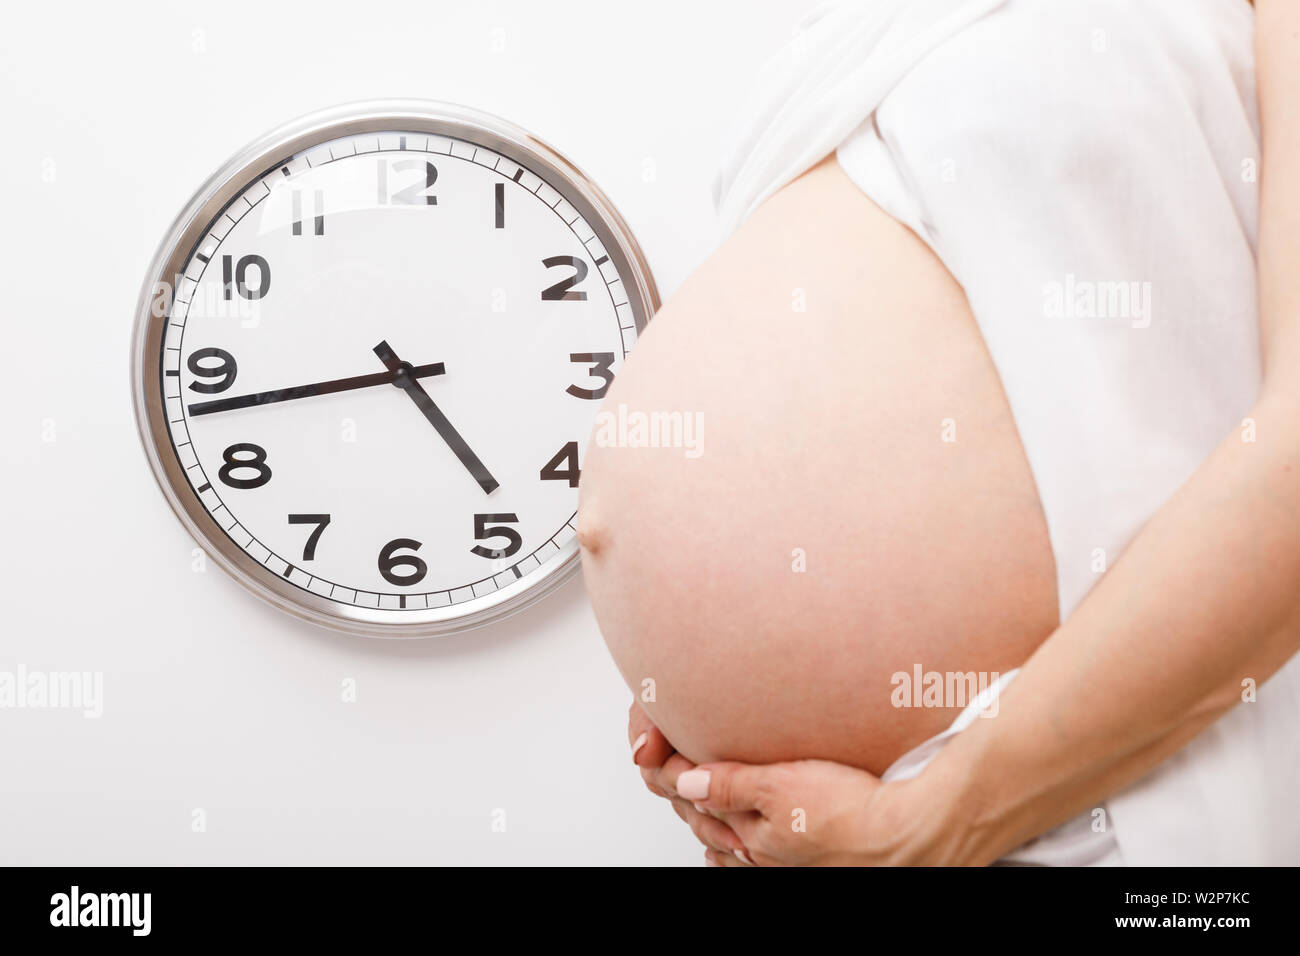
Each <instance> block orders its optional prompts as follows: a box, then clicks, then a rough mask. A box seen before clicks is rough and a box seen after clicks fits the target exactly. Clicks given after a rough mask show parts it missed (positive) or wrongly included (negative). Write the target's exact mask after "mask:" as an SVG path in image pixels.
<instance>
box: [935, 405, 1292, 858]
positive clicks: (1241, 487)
mask: <svg viewBox="0 0 1300 956" xmlns="http://www.w3.org/2000/svg"><path fill="white" fill-rule="evenodd" d="M1297 408H1300V403H1297V402H1295V401H1292V400H1290V399H1289V398H1286V397H1278V398H1274V397H1271V396H1270V397H1266V398H1264V399H1262V400H1261V402H1260V404H1259V406H1258V407H1257V408H1256V409H1255V411H1254V415H1253V417H1254V419H1255V437H1256V439H1257V440H1256V441H1254V442H1247V441H1243V440H1242V436H1241V435H1233V436H1230V437H1229V438H1228V439H1227V440H1225V441H1224V442H1223V444H1222V445H1221V446H1220V447H1219V448H1218V449H1217V450H1216V451H1215V453H1214V454H1213V455H1212V456H1211V457H1210V459H1209V460H1207V461H1206V462H1205V464H1204V465H1203V466H1202V467H1201V469H1200V470H1199V471H1198V472H1197V473H1196V475H1195V476H1194V477H1193V478H1192V479H1191V480H1190V481H1189V482H1188V483H1187V485H1185V486H1184V487H1183V488H1182V489H1181V490H1180V491H1179V493H1178V494H1177V495H1176V496H1175V497H1174V498H1173V499H1172V500H1171V501H1170V502H1169V503H1168V504H1167V505H1166V506H1165V507H1164V508H1163V509H1162V510H1161V511H1160V512H1159V513H1158V514H1157V515H1156V516H1155V517H1154V518H1153V519H1152V520H1151V522H1150V523H1149V524H1148V525H1147V526H1146V527H1145V528H1144V529H1143V531H1142V532H1141V534H1140V535H1139V536H1138V537H1137V538H1136V539H1135V540H1134V542H1133V543H1132V544H1131V545H1130V547H1129V548H1128V550H1127V551H1126V552H1125V553H1124V555H1123V556H1122V557H1121V558H1120V560H1119V561H1118V562H1117V564H1116V565H1115V567H1114V568H1113V569H1112V570H1111V571H1110V572H1109V573H1108V574H1107V576H1106V577H1105V578H1104V579H1103V580H1102V581H1101V582H1099V583H1098V585H1097V586H1096V588H1094V589H1093V592H1092V593H1091V594H1090V595H1089V596H1088V598H1087V599H1086V600H1085V601H1084V602H1083V603H1082V604H1081V605H1080V607H1079V608H1078V610H1077V611H1076V612H1075V613H1074V614H1073V615H1072V616H1071V617H1070V618H1069V619H1068V620H1067V621H1066V622H1065V623H1064V624H1062V625H1061V627H1060V628H1059V629H1058V630H1057V631H1056V633H1055V634H1053V635H1052V637H1051V638H1049V639H1048V641H1047V642H1046V643H1044V644H1043V646H1042V647H1041V648H1040V649H1039V650H1038V652H1037V653H1035V654H1034V655H1033V657H1032V658H1031V659H1030V660H1029V662H1028V663H1027V664H1026V665H1025V667H1024V669H1023V671H1022V672H1021V674H1020V676H1019V677H1018V678H1017V680H1016V681H1015V683H1014V684H1012V685H1011V687H1010V688H1009V689H1008V691H1007V693H1006V694H1005V696H1004V698H1003V699H1002V700H1001V701H1000V703H999V712H998V716H997V717H996V718H995V719H991V720H977V721H976V722H975V724H974V726H973V727H972V728H971V729H970V730H969V731H967V732H966V733H963V734H961V735H959V736H958V737H957V738H956V739H955V740H954V741H953V742H952V743H951V744H950V745H949V746H948V747H946V748H945V749H944V750H943V751H942V753H941V754H940V756H939V757H938V758H936V760H935V761H934V763H933V764H932V765H931V767H930V768H929V769H928V770H927V771H926V774H925V775H924V776H925V777H926V778H928V780H926V781H925V782H926V784H932V783H938V784H939V786H938V787H928V786H927V789H928V790H930V791H931V792H933V793H942V794H945V795H946V797H945V801H944V806H943V808H942V813H944V814H947V815H949V816H950V817H958V818H960V819H957V820H954V821H953V822H954V823H955V825H954V826H952V827H950V828H948V832H949V833H950V834H951V839H952V840H954V841H956V842H954V843H953V845H951V846H948V847H944V848H943V851H942V853H941V854H940V855H943V856H947V857H950V858H952V859H954V860H956V861H961V862H972V863H986V862H989V861H991V860H993V859H996V858H997V857H998V856H1000V855H1002V854H1004V853H1006V852H1007V851H1009V850H1011V849H1013V848H1014V847H1016V846H1018V845H1019V844H1021V843H1023V842H1024V841H1025V840H1027V839H1029V838H1031V837H1033V836H1035V835H1037V834H1039V833H1041V832H1043V831H1044V830H1046V829H1049V828H1050V827H1052V826H1054V825H1056V824H1057V823H1060V822H1062V821H1063V820H1065V819H1068V818H1069V817H1071V816H1073V815H1074V814H1076V813H1078V812H1080V811H1082V810H1085V809H1087V808H1089V807H1092V806H1095V805H1096V804H1097V803H1098V802H1099V801H1101V800H1102V799H1104V798H1105V797H1106V796H1108V795H1109V794H1112V793H1114V792H1115V791H1116V790H1118V789H1120V788H1122V787H1123V786H1125V785H1126V784H1128V783H1130V782H1132V781H1133V780H1135V779H1137V778H1138V777H1140V776H1142V775H1143V774H1144V773H1146V772H1147V771H1149V770H1150V769H1152V768H1153V767H1154V766H1155V765H1156V764H1158V763H1159V762H1160V761H1161V760H1163V759H1164V758H1165V757H1167V756H1169V755H1170V754H1171V753H1173V752H1174V751H1175V750H1177V749H1178V748H1179V747H1181V746H1182V745H1184V744H1185V743H1187V742H1188V741H1189V740H1190V739H1191V738H1192V737H1194V736H1195V735H1196V734H1197V733H1199V732H1200V731H1201V730H1202V729H1203V728H1204V727H1205V726H1207V725H1208V724H1209V723H1211V722H1212V721H1214V720H1215V719H1216V718H1218V717H1219V716H1221V715H1222V714H1224V713H1225V712H1227V711H1228V710H1229V709H1230V708H1231V707H1233V706H1234V705H1236V704H1238V703H1239V702H1240V701H1241V699H1242V690H1243V681H1246V680H1247V679H1251V680H1253V681H1255V682H1256V684H1263V682H1264V681H1265V680H1266V679H1267V678H1268V677H1269V676H1270V675H1272V674H1273V673H1274V672H1275V671H1276V670H1277V669H1278V668H1279V667H1281V665H1282V664H1284V663H1285V662H1286V660H1287V659H1288V658H1289V657H1291V655H1292V654H1294V653H1295V652H1296V651H1297V650H1298V649H1300V587H1298V586H1297V582H1300V427H1298V426H1300V415H1297ZM1248 437H1249V436H1248ZM1267 692H1268V690H1267V688H1264V689H1263V690H1262V691H1261V693H1267ZM1247 706H1248V705H1247ZM918 783H920V781H918Z"/></svg>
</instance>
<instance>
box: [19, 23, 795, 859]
mask: <svg viewBox="0 0 1300 956" xmlns="http://www.w3.org/2000/svg"><path fill="white" fill-rule="evenodd" d="M82 6H83V9H81V10H79V11H78V10H73V9H67V8H65V7H63V6H62V5H56V4H51V3H38V4H21V5H18V6H17V7H14V8H12V9H10V10H8V11H7V12H6V14H5V18H6V21H7V22H6V26H5V28H4V31H3V32H2V33H0V116H3V120H4V127H5V128H4V133H3V143H4V147H3V149H0V184H2V185H3V197H4V201H3V203H0V281H2V285H0V291H2V293H3V298H2V299H0V302H2V303H3V319H2V320H0V332H2V334H3V336H4V339H3V341H4V345H3V347H0V368H2V378H0V398H2V399H3V401H0V420H2V421H3V424H4V430H3V438H4V440H3V444H2V445H0V460H2V461H3V468H2V469H0V492H2V507H3V512H2V514H3V534H2V538H0V540H2V541H3V547H2V548H0V570H2V573H0V582H3V594H4V599H5V602H6V605H7V606H6V607H5V609H4V615H3V618H2V619H0V671H10V672H12V671H14V670H16V669H17V667H18V666H19V665H24V666H26V667H27V668H29V669H33V670H43V671H61V670H62V671H102V672H103V673H104V681H105V687H104V697H105V700H104V714H103V717H102V718H101V719H99V720H91V719H85V718H83V717H82V716H81V715H80V714H79V713H76V712H69V711H61V710H14V709H0V863H38V864H149V863H155V864H167V863H240V862H249V863H466V864H476V863H611V864H642V863H655V864H672V863H698V862H700V861H701V850H700V848H699V847H698V846H697V845H696V844H695V843H694V840H693V838H692V837H691V836H690V833H689V832H688V831H687V830H686V828H685V827H684V826H683V825H682V824H681V823H680V821H678V819H677V817H676V816H675V815H674V814H673V813H672V812H671V810H670V809H669V808H668V807H667V806H666V805H665V804H663V803H662V802H661V801H658V800H655V799H654V798H652V797H650V796H649V795H648V794H647V793H646V792H645V790H644V788H643V786H642V784H641V781H640V778H639V776H638V774H637V773H636V772H635V770H634V768H633V767H632V765H631V763H630V761H629V759H628V751H627V743H626V738H625V732H624V731H625V717H626V707H627V704H628V701H629V699H630V697H629V694H628V692H627V690H626V689H625V688H624V686H623V684H622V682H621V680H620V678H619V676H618V674H617V672H616V671H615V669H614V667H613V665H612V663H611V662H610V660H609V658H608V656H607V654H606V652H605V649H604V645H603V644H602V643H601V640H600V635H599V633H598V632H597V630H596V626H595V622H594V619H593V617H592V614H591V610H590V607H589V605H588V603H587V598H586V593H585V591H584V589H583V585H582V582H581V581H580V580H575V581H573V582H571V583H570V584H568V585H566V586H565V588H564V589H562V590H561V591H560V592H559V593H558V594H557V595H555V596H553V597H552V598H550V599H549V600H547V601H546V602H545V603H543V604H542V605H541V606H539V607H536V608H533V609H531V610H529V611H526V612H524V613H523V614H522V615H518V616H516V617H514V618H512V619H510V620H508V621H506V622H504V623H502V624H499V625H497V626H494V627H491V628H488V629H484V630H480V631H475V632H471V633H469V634H467V635H462V636H459V637H455V638H451V639H442V640H433V641H425V642H409V643H396V642H382V641H373V640H365V639H362V638H348V637H345V636H340V635H334V634H331V633H328V632H325V631H319V630H317V629H315V628H313V627H311V626H310V625H306V624H300V623H298V622H297V621H295V620H293V619H291V618H289V617H287V616H285V615H283V614H280V613H278V612H276V611H273V610H271V609H270V608H268V607H266V606H263V605H262V604H261V603H259V602H258V601H257V600H256V599H254V598H253V597H251V596H249V595H247V594H246V593H245V592H244V591H243V590H242V589H240V588H239V587H238V586H237V585H235V584H234V583H233V582H232V581H230V580H229V579H227V578H226V577H225V576H224V575H223V573H222V572H221V571H220V570H218V569H217V568H215V567H214V566H211V565H210V566H209V568H208V570H207V572H206V573H195V572H194V571H193V570H192V569H191V561H192V559H191V550H192V548H193V547H194V544H193V542H192V541H191V540H190V539H189V538H188V536H187V535H186V534H185V532H184V531H183V530H182V528H181V527H180V525H179V524H178V523H177V521H176V520H175V518H173V516H172V514H171V512H170V511H169V509H168V508H167V506H166V504H165V503H164V501H163V498H162V496H161V494H160V493H159V492H158V490H157V488H156V487H155V485H154V481H153V478H152V477H151V475H150V473H149V469H148V467H147V465H146V463H145V460H144V456H143V454H142V453H141V450H140V447H139V441H138V439H137V437H136V432H135V425H134V422H133V419H132V411H131V404H130V393H129V388H128V342H129V337H130V327H131V320H132V318H133V312H134V308H135V301H136V295H137V292H138V289H139V286H140V283H141V282H142V281H143V279H144V270H145V268H146V266H147V265H148V262H149V259H150V257H151V255H152V253H153V251H154V248H155V246H156V244H157V243H158V241H159V240H160V239H161V237H162V234H163V232H164V230H165V229H166V227H167V226H168V225H169V223H170V222H171V220H172V217H173V216H174V215H175V214H176V213H177V212H178V211H179V209H180V207H181V206H182V205H183V204H184V202H185V201H186V200H187V199H188V198H189V196H190V195H191V193H193V191H194V190H195V189H196V188H197V187H198V185H199V184H200V183H201V182H202V181H203V180H204V179H205V178H206V177H207V176H208V175H209V174H210V173H211V172H212V171H214V170H215V169H216V167H217V166H218V165H219V164H220V163H221V162H222V161H224V160H225V159H226V157H227V156H228V155H229V154H231V153H232V152H234V151H235V150H236V149H237V148H238V147H240V146H242V145H243V144H245V143H246V142H248V141H249V140H251V139H253V138H254V137H256V136H258V135H259V134H261V133H262V132H264V131H266V130H269V129H270V128H272V127H274V126H277V125H279V124H281V123H283V122H284V121H286V120H288V119H291V118H293V117H295V116H297V115H299V114H302V113H305V112H308V111H310V110H313V109H317V108H320V107H324V106H329V105H332V104H336V103H342V102H348V101H352V100H359V99H366V98H372V97H391V96H401V97H428V98H432V99H442V100H450V101H453V102H461V103H465V104H467V105H471V106H475V107H478V108H481V109H485V110H488V111H490V112H494V113H498V114H500V115H502V116H505V117H507V118H509V119H511V120H514V121H515V122H517V123H520V124H522V125H524V126H526V127H528V128H530V129H532V130H533V131H534V132H536V133H537V134H539V135H540V136H542V137H543V138H545V139H547V140H549V141H550V142H552V143H553V144H554V145H555V146H557V147H558V148H559V149H560V150H561V151H563V152H565V153H566V154H567V155H568V156H569V157H570V158H572V159H573V160H574V161H575V162H577V163H578V165H580V166H582V167H583V168H584V169H585V170H586V171H587V172H588V173H589V174H590V175H591V176H592V177H593V178H594V179H595V180H596V182H598V183H599V184H600V185H601V186H602V188H604V189H605V191H606V192H607V193H608V194H609V195H610V196H611V197H612V198H613V200H614V202H615V203H616V204H617V205H618V206H619V207H620V209H621V210H622V212H623V214H624V215H625V217H626V218H627V219H628V221H629V222H630V224H631V225H632V228H633V230H634V231H635V232H636V234H637V236H638V238H639V239H640V241H641V243H642V245H643V246H644V247H645V250H646V253H647V255H648V257H649V260H650V263H651V266H652V268H653V269H654V272H655V275H656V277H657V279H658V282H659V285H660V289H661V291H662V292H663V293H665V295H667V294H671V292H672V291H673V290H674V289H675V288H676V287H677V286H678V285H679V284H680V282H681V281H682V279H683V278H684V277H685V276H686V275H687V274H688V273H689V272H690V271H691V269H692V268H693V267H694V266H695V265H696V264H697V263H698V262H699V261H700V260H701V258H703V257H704V256H705V255H706V254H707V252H708V251H709V249H710V247H711V245H712V243H713V239H714V222H713V217H712V211H711V207H710V200H709V189H710V181H711V177H712V173H713V169H714V165H715V163H716V161H717V158H718V156H719V155H720V150H721V148H722V145H723V143H724V142H725V122H726V118H727V117H728V115H729V113H730V109H731V104H732V103H733V102H734V100H735V99H736V98H737V97H738V96H739V95H741V93H742V91H743V88H744V86H745V84H746V81H747V79H748V78H749V77H750V75H751V74H752V72H753V71H754V69H755V68H756V67H757V65H758V64H759V62H761V60H762V58H763V56H764V55H765V54H766V53H767V52H768V51H769V50H771V49H772V48H774V47H775V46H776V45H777V44H779V43H780V41H781V40H782V39H783V38H784V37H785V36H787V35H788V33H789V32H790V30H791V29H792V27H793V25H794V24H795V22H796V21H797V19H798V17H799V16H800V15H801V13H802V11H803V10H805V9H806V8H808V7H809V6H811V3H810V0H762V2H755V0H730V2H700V0H686V2H678V0H673V2H664V0H658V2H656V3H654V4H648V3H636V4H631V3H614V2H611V0H597V2H557V3H549V4H540V3H535V2H523V0H521V2H498V3H475V4H467V3H446V2H428V0H426V2H413V3H412V2H399V0H387V2H385V3H382V4H359V3H353V4H344V3H314V4H302V5H293V6H292V7H290V6H289V5H285V7H286V9H281V8H280V5H273V4H270V3H245V2H239V3H236V2H222V3H220V4H217V3H210V4H195V3H175V2H152V3H148V4H135V5H133V7H134V8H135V11H138V12H126V11H122V10H120V9H119V8H117V7H116V6H114V5H107V4H91V3H86V4H83V5H82ZM495 31H501V32H500V33H496V32H495ZM494 40H498V41H503V42H504V46H505V49H504V51H503V52H494V50H493V43H494ZM647 160H649V161H651V162H653V164H654V167H655V171H656V174H657V175H656V178H655V179H654V181H652V182H646V181H644V178H643V170H644V168H645V167H644V163H645V162H646V161H647ZM50 162H52V163H53V173H54V176H53V181H52V182H47V181H46V179H47V178H48V177H47V175H46V174H47V173H48V172H49V171H50V166H49V163H50ZM51 428H52V433H51ZM51 437H52V438H53V440H52V441H47V440H45V439H47V438H51ZM344 678H354V679H355V680H356V681H357V682H358V688H359V699H358V701H357V703H355V704H351V705H349V704H344V703H342V702H341V700H340V685H341V681H342V680H343V679H344ZM195 808H202V809H204V810H205V811H206V813H207V832H205V833H194V832H192V830H191V813H192V811H193V810H194V809H195ZM496 808H503V809H504V810H505V811H506V823H507V829H506V832H505V833H494V832H492V830H491V827H490V823H491V814H492V812H493V810H494V809H496Z"/></svg>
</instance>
